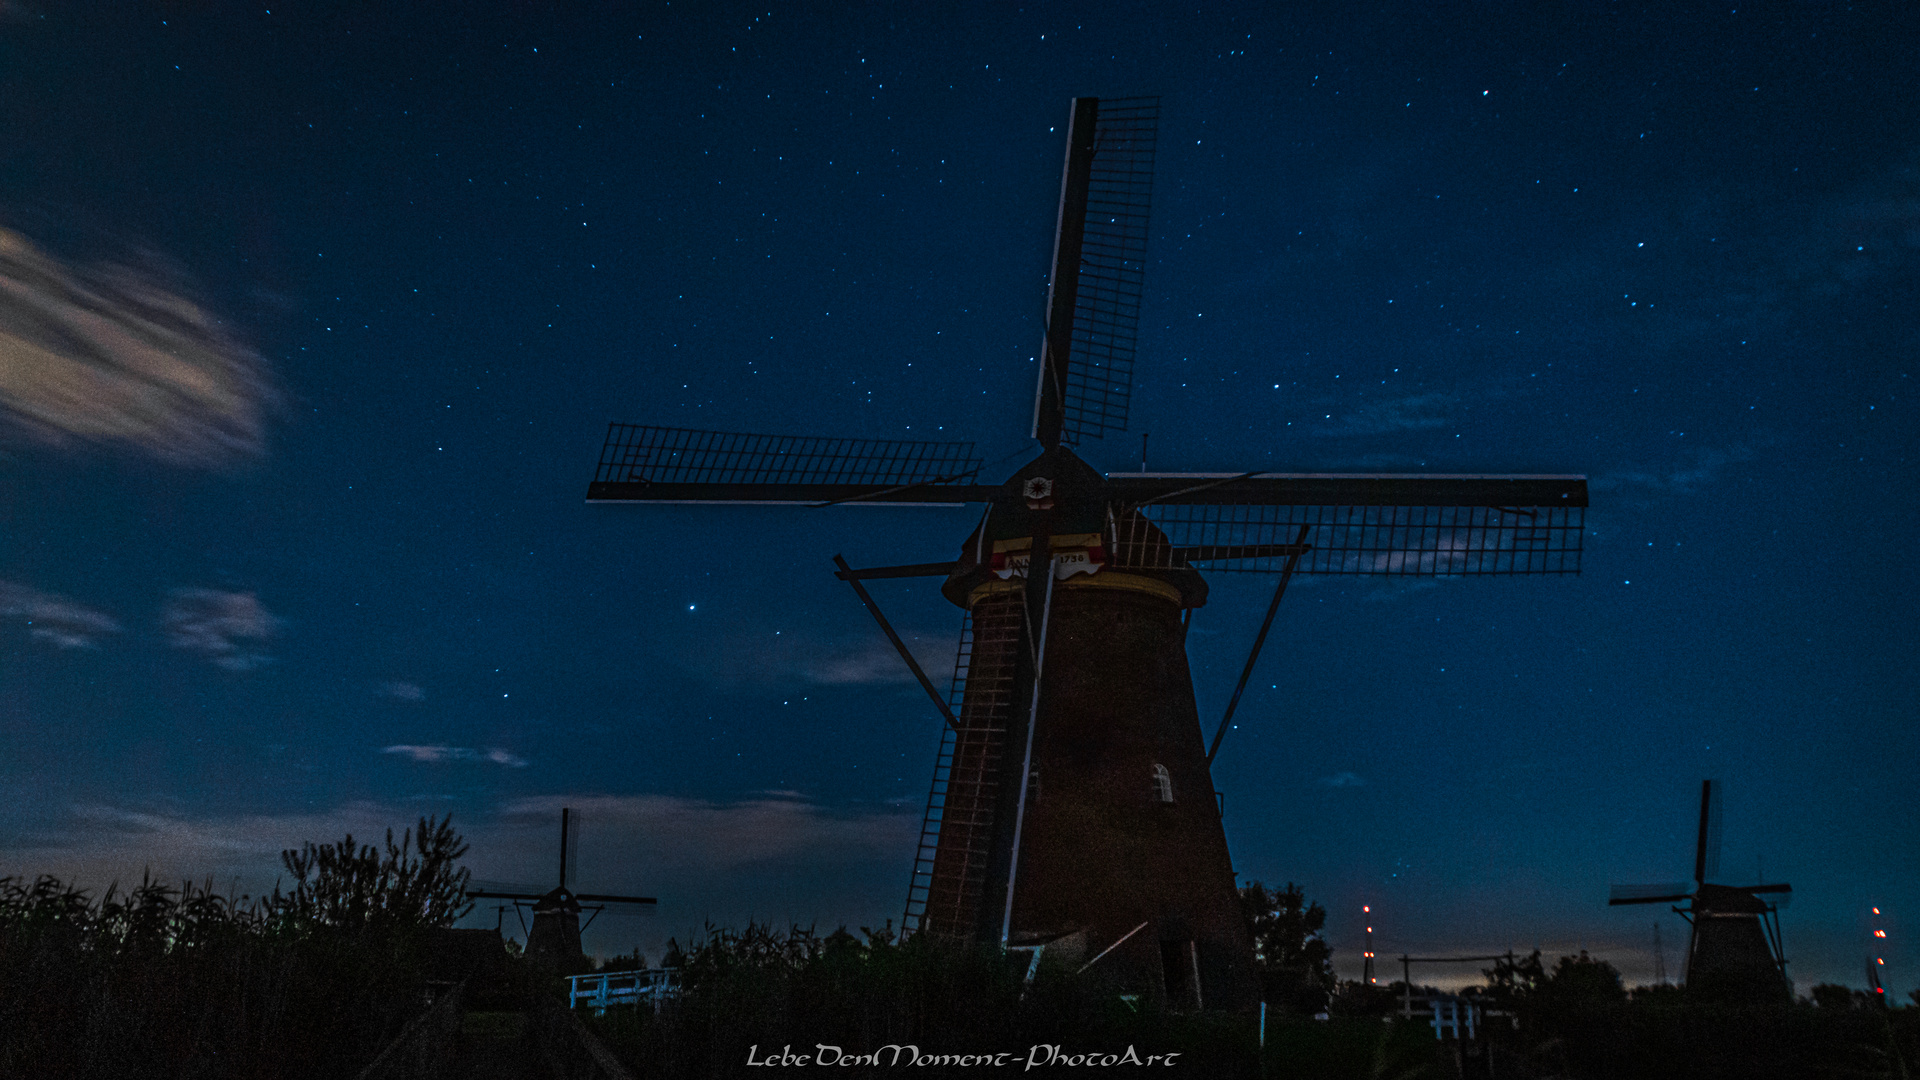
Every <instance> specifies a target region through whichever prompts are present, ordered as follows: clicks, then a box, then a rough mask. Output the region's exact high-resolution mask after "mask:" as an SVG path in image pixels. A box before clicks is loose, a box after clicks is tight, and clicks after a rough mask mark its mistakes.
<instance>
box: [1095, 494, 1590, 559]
mask: <svg viewBox="0 0 1920 1080" xmlns="http://www.w3.org/2000/svg"><path fill="white" fill-rule="evenodd" d="M1585 522H1586V510H1585V508H1584V507H1578V506H1538V507H1491V506H1291V505H1274V504H1271V503H1255V504H1235V503H1202V504H1180V503H1174V504H1154V505H1149V506H1143V507H1138V508H1129V507H1124V506H1116V507H1112V508H1110V510H1109V513H1108V533H1109V541H1110V544H1111V552H1110V554H1109V560H1110V564H1111V565H1112V566H1113V567H1114V568H1115V569H1128V568H1132V569H1152V570H1165V569H1171V568H1174V567H1179V566H1189V565H1191V566H1196V567H1199V568H1201V569H1205V570H1208V571H1210V572H1211V571H1236V572H1241V573H1262V574H1270V573H1278V572H1279V571H1281V570H1282V569H1283V568H1284V567H1285V565H1286V562H1287V558H1288V550H1287V549H1289V548H1290V546H1291V545H1293V544H1294V543H1295V542H1296V541H1297V540H1299V539H1300V530H1301V528H1302V526H1305V527H1306V540H1305V543H1306V544H1307V545H1308V546H1307V550H1306V551H1305V552H1304V553H1303V554H1302V555H1301V557H1300V562H1299V565H1298V566H1297V567H1295V569H1294V572H1295V573H1297V574H1323V575H1341V576H1383V577H1487V576H1496V575H1499V576H1505V575H1529V574H1578V573H1579V572H1580V556H1581V551H1582V540H1583V538H1584V536H1585V531H1584V530H1585Z"/></svg>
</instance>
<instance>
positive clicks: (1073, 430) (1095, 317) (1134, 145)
mask: <svg viewBox="0 0 1920 1080" xmlns="http://www.w3.org/2000/svg"><path fill="white" fill-rule="evenodd" d="M1159 122H1160V99H1159V98H1157V97H1141V98H1102V99H1101V100H1100V106H1099V113H1098V116H1097V119H1096V120H1095V124H1094V148H1093V169H1092V173H1091V176H1090V177H1089V181H1088V188H1087V210H1086V217H1085V233H1084V236H1083V238H1082V240H1081V251H1080V287H1079V292H1078V293H1077V294H1076V296H1075V302H1074V308H1073V337H1072V345H1071V348H1070V357H1069V360H1068V363H1067V379H1066V393H1065V401H1064V406H1065V407H1064V417H1063V421H1062V424H1061V441H1062V442H1065V443H1066V444H1067V445H1069V446H1078V445H1080V443H1081V441H1082V440H1084V439H1097V438H1100V437H1101V436H1102V435H1104V434H1106V433H1107V432H1109V431H1125V430H1126V429H1127V411H1128V407H1129V405H1130V404H1131V399H1132V394H1133V360H1134V351H1135V343H1136V340H1137V337H1138V331H1139V325H1140V298H1141V293H1142V289H1143V284H1142V283H1143V280H1144V276H1145V273H1146V260H1147V214H1148V210H1149V209H1150V207H1151V204H1152V201H1153V158H1154V150H1155V146H1156V141H1157V129H1158V125H1159Z"/></svg>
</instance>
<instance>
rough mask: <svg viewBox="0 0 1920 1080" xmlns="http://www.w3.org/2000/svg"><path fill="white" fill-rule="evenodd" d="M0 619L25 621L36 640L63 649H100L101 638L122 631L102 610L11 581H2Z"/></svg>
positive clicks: (30, 633) (0, 582) (0, 583)
mask: <svg viewBox="0 0 1920 1080" xmlns="http://www.w3.org/2000/svg"><path fill="white" fill-rule="evenodd" d="M0 618H19V619H24V620H25V621H26V624H27V626H28V627H29V629H28V631H27V633H28V634H29V636H31V637H32V638H33V640H35V641H40V642H45V643H46V644H48V645H54V646H57V647H59V648H62V649H92V648H97V647H98V645H97V642H98V641H99V640H100V639H101V638H102V637H105V636H106V635H108V634H117V633H119V632H120V624H119V623H118V622H116V621H115V620H114V619H113V617H112V616H110V615H108V614H106V613H105V612H103V611H96V610H95V609H93V608H90V607H87V606H86V605H85V604H82V603H80V602H79V601H77V600H74V599H72V598H70V597H65V596H60V595H58V594H55V593H46V592H41V591H39V590H38V589H32V588H28V587H27V586H25V585H21V584H17V583H15V582H11V581H0Z"/></svg>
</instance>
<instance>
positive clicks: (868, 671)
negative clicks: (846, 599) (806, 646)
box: [804, 634, 945, 686]
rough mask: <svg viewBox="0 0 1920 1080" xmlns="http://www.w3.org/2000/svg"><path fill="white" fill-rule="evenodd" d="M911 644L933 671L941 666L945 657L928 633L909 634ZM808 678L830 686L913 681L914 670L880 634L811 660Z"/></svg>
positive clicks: (921, 659) (805, 669)
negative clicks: (926, 635) (910, 668)
mask: <svg viewBox="0 0 1920 1080" xmlns="http://www.w3.org/2000/svg"><path fill="white" fill-rule="evenodd" d="M905 640H906V642H907V647H908V648H909V649H912V650H913V653H914V659H916V660H918V661H920V666H921V667H922V668H923V669H927V670H929V671H937V670H939V667H940V663H941V661H942V660H943V659H945V657H942V656H940V655H938V654H939V652H940V649H939V648H936V647H935V646H934V645H933V644H932V643H931V642H929V641H928V640H927V639H926V638H925V637H924V636H921V635H915V634H908V635H906V636H905ZM804 671H805V674H806V677H807V680H808V681H809V682H816V683H820V684H822V685H826V686H851V685H874V684H881V683H910V682H913V681H914V679H913V672H911V671H909V670H907V664H906V661H904V660H902V659H900V653H899V651H898V650H896V649H895V648H894V647H893V645H892V643H891V642H888V641H885V640H882V639H880V638H871V639H868V640H866V641H863V642H861V643H860V644H858V645H854V646H851V647H843V648H838V649H834V650H832V651H831V652H829V653H828V654H827V655H825V656H820V657H815V658H813V659H812V660H810V661H808V662H807V663H806V665H805V668H804Z"/></svg>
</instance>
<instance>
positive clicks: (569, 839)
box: [467, 807, 660, 974]
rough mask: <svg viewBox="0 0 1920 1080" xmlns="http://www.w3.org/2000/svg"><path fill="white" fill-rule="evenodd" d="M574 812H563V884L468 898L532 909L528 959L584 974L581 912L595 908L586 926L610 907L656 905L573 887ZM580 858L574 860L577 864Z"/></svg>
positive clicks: (651, 899) (486, 891)
mask: <svg viewBox="0 0 1920 1080" xmlns="http://www.w3.org/2000/svg"><path fill="white" fill-rule="evenodd" d="M572 824H573V811H572V810H571V809H568V808H565V807H562V808H561V810H560V883H559V884H558V885H557V886H555V887H554V888H553V889H551V890H549V891H547V892H544V893H535V892H518V891H513V890H499V889H474V890H470V891H469V892H468V893H467V896H469V897H471V898H473V899H476V900H511V901H513V902H514V905H515V906H516V907H518V906H519V905H520V904H530V905H532V907H533V926H532V928H531V929H529V930H528V931H527V958H528V959H529V960H532V961H534V962H535V963H539V964H544V965H545V966H547V967H549V968H552V969H553V970H555V971H558V972H561V973H562V974H567V973H577V972H581V971H585V970H586V967H587V954H586V951H585V950H584V949H582V948H581V947H580V931H581V930H582V929H584V928H583V927H582V926H581V925H580V913H581V912H582V911H585V910H587V905H593V915H591V916H589V917H588V918H587V925H588V926H591V925H593V920H594V919H596V918H598V917H599V916H600V912H602V911H605V910H606V906H607V905H608V904H657V903H659V902H660V901H659V900H657V899H655V898H654V897H651V896H613V895H609V894H605V893H577V892H574V891H573V889H572V888H571V886H572V884H573V882H572V880H571V879H570V878H569V876H568V866H567V860H568V856H569V855H570V854H575V853H576V848H575V846H574V844H575V843H576V842H577V836H578V834H576V833H574V832H573V831H572ZM578 861H579V860H578V859H577V858H576V859H575V860H574V862H575V863H578Z"/></svg>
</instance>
